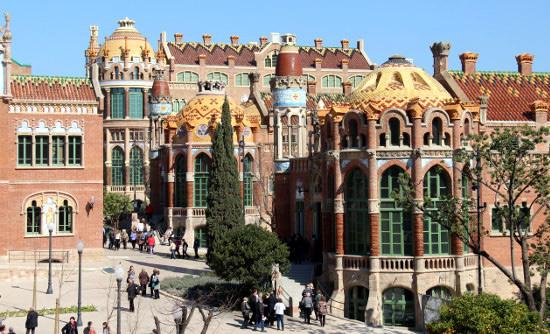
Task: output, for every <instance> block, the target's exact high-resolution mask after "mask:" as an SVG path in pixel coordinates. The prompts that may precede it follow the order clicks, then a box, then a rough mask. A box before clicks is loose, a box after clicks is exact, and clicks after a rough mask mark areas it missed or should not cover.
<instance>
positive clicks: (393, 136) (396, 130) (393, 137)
mask: <svg viewBox="0 0 550 334" xmlns="http://www.w3.org/2000/svg"><path fill="white" fill-rule="evenodd" d="M388 125H389V128H390V145H391V146H399V144H400V140H399V137H400V134H401V129H400V124H399V120H398V119H397V118H395V117H393V118H390V121H389V122H388Z"/></svg>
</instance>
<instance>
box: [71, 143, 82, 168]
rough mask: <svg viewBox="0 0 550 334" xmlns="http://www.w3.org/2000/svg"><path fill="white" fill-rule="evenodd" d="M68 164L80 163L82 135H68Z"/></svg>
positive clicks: (76, 164) (75, 164)
mask: <svg viewBox="0 0 550 334" xmlns="http://www.w3.org/2000/svg"><path fill="white" fill-rule="evenodd" d="M69 165H72V166H80V165H82V137H81V136H69Z"/></svg>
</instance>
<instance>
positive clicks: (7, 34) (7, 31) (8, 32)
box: [2, 13, 11, 42]
mask: <svg viewBox="0 0 550 334" xmlns="http://www.w3.org/2000/svg"><path fill="white" fill-rule="evenodd" d="M4 18H5V20H6V25H5V26H4V27H3V28H2V31H3V32H4V34H3V35H2V39H3V40H4V42H9V41H11V30H10V14H9V13H4Z"/></svg>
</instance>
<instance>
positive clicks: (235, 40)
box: [229, 36, 239, 46]
mask: <svg viewBox="0 0 550 334" xmlns="http://www.w3.org/2000/svg"><path fill="white" fill-rule="evenodd" d="M229 39H230V40H231V45H232V46H238V45H239V36H230V37H229Z"/></svg>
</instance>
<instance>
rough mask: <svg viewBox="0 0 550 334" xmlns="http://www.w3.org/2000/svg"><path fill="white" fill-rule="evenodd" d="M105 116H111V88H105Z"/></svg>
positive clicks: (108, 117) (107, 117)
mask: <svg viewBox="0 0 550 334" xmlns="http://www.w3.org/2000/svg"><path fill="white" fill-rule="evenodd" d="M105 118H106V119H110V118H111V89H110V88H105Z"/></svg>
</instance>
